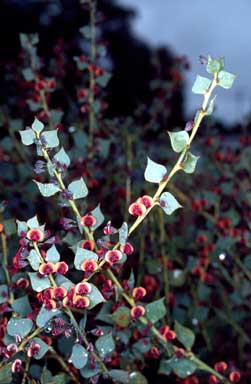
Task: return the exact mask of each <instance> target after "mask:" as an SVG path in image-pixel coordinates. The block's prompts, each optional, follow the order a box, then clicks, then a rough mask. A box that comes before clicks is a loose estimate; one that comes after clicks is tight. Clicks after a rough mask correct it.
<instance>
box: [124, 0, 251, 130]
mask: <svg viewBox="0 0 251 384" xmlns="http://www.w3.org/2000/svg"><path fill="white" fill-rule="evenodd" d="M117 1H118V3H119V4H121V5H123V6H129V7H131V8H133V9H136V11H137V17H135V19H134V20H133V21H132V27H133V29H134V31H135V33H136V34H137V35H138V36H139V37H140V38H142V39H143V40H145V41H146V42H148V43H149V44H151V45H152V46H153V47H154V46H158V45H162V46H163V45H166V46H167V47H169V48H171V50H172V51H173V53H174V54H175V55H178V56H179V55H186V56H187V58H188V60H189V62H190V64H191V69H190V71H189V72H187V73H186V95H185V96H186V111H187V115H188V117H190V116H191V114H192V113H193V112H194V111H195V109H196V107H198V105H200V101H201V100H200V96H198V95H194V94H192V93H191V88H192V84H193V81H194V79H195V76H196V74H197V73H198V74H201V75H202V76H203V75H206V72H205V71H204V67H203V66H202V65H201V64H200V63H199V56H200V55H203V56H207V55H208V54H210V55H211V56H212V57H219V56H224V57H225V61H226V70H228V71H229V72H233V73H235V74H237V79H236V81H235V84H234V86H233V88H232V89H231V90H223V89H217V90H216V94H217V103H216V111H215V116H217V117H220V118H221V119H222V120H224V121H225V122H227V123H229V124H233V123H238V122H241V121H243V118H244V117H245V118H247V117H248V114H249V113H250V111H251V0H238V1H236V0H210V1H208V0H117Z"/></svg>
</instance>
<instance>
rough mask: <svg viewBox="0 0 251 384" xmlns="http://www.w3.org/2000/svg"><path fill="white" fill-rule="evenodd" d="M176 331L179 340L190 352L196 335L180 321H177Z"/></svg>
mask: <svg viewBox="0 0 251 384" xmlns="http://www.w3.org/2000/svg"><path fill="white" fill-rule="evenodd" d="M174 331H175V333H176V336H177V339H178V340H179V342H181V344H182V345H184V347H185V348H186V349H187V350H188V351H190V350H191V348H192V346H193V344H194V340H195V335H194V333H193V331H191V329H189V328H186V327H184V326H183V325H181V324H180V323H179V322H178V321H175V326H174Z"/></svg>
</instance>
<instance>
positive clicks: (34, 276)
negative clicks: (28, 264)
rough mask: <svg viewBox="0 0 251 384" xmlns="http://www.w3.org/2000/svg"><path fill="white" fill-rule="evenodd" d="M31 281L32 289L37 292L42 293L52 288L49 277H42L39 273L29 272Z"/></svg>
mask: <svg viewBox="0 0 251 384" xmlns="http://www.w3.org/2000/svg"><path fill="white" fill-rule="evenodd" d="M28 275H29V277H30V281H31V287H32V289H34V291H36V292H42V291H43V290H44V289H46V288H50V286H51V283H50V280H49V278H48V277H47V276H43V277H40V276H39V275H38V273H37V272H28Z"/></svg>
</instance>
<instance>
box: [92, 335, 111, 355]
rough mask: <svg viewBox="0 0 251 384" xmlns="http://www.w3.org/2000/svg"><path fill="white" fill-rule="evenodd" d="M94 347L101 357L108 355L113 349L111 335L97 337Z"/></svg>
mask: <svg viewBox="0 0 251 384" xmlns="http://www.w3.org/2000/svg"><path fill="white" fill-rule="evenodd" d="M95 346H96V348H97V351H98V353H99V355H100V356H101V357H105V356H107V355H110V354H111V353H112V352H113V351H114V349H115V343H114V340H113V338H112V334H111V333H108V334H107V335H104V336H101V337H99V338H98V339H97V340H96V342H95Z"/></svg>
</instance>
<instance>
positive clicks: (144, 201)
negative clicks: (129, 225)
mask: <svg viewBox="0 0 251 384" xmlns="http://www.w3.org/2000/svg"><path fill="white" fill-rule="evenodd" d="M153 204H154V200H153V198H152V197H151V196H148V195H144V196H142V197H139V198H138V199H137V200H136V202H135V203H132V204H131V205H130V206H129V213H130V214H131V215H132V216H141V215H143V214H144V213H145V212H146V211H147V209H149V208H150V207H152V205H153Z"/></svg>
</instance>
